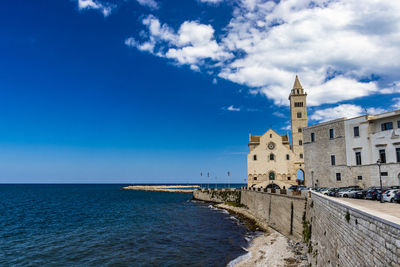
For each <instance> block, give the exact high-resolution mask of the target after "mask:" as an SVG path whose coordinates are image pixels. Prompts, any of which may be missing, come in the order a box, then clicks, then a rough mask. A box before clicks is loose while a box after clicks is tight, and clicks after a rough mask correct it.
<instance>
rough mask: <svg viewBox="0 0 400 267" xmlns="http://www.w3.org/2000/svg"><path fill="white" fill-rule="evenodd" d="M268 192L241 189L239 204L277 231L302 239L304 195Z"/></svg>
mask: <svg viewBox="0 0 400 267" xmlns="http://www.w3.org/2000/svg"><path fill="white" fill-rule="evenodd" d="M270 192H271V191H270V190H268V191H267V192H262V191H254V190H242V195H241V204H243V205H246V206H247V207H248V208H249V209H250V211H251V212H252V214H254V216H256V217H257V218H258V219H260V220H262V221H263V222H266V223H268V225H269V226H270V227H272V228H274V229H275V230H277V231H278V232H280V233H282V234H284V235H286V236H288V237H291V238H293V239H296V240H300V239H302V232H303V215H304V211H305V204H306V200H305V197H303V196H301V195H300V196H291V195H289V194H280V192H279V191H278V192H279V193H270Z"/></svg>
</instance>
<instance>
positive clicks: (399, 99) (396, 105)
mask: <svg viewBox="0 0 400 267" xmlns="http://www.w3.org/2000/svg"><path fill="white" fill-rule="evenodd" d="M393 102H394V104H393V105H392V106H391V107H392V108H395V109H400V97H396V98H393Z"/></svg>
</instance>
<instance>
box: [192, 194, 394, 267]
mask: <svg viewBox="0 0 400 267" xmlns="http://www.w3.org/2000/svg"><path fill="white" fill-rule="evenodd" d="M198 191H199V190H195V192H194V197H195V198H197V199H200V200H206V201H213V199H215V194H214V197H211V196H210V194H211V191H209V192H205V191H203V192H202V193H201V194H200V193H196V192H198ZM207 195H208V196H207ZM217 198H218V197H217ZM217 200H218V201H215V202H219V203H221V202H224V200H223V199H222V198H218V199H217ZM239 204H240V205H243V206H244V207H246V208H247V209H248V211H249V213H250V214H252V216H253V217H254V218H255V219H256V220H257V221H259V222H260V224H267V225H268V226H269V227H271V228H273V229H275V230H277V231H278V232H280V233H282V234H284V235H285V236H287V237H289V238H290V239H292V240H302V241H303V242H305V243H306V245H307V247H308V262H309V264H310V266H349V267H350V266H399V267H400V224H398V223H397V222H393V221H390V220H388V219H384V218H381V217H378V216H376V215H375V214H374V213H373V212H366V211H365V210H361V209H360V208H359V207H357V206H355V205H351V204H343V203H341V202H339V201H337V200H336V199H334V198H330V197H327V196H324V195H321V194H319V193H315V192H309V191H302V192H291V191H289V190H276V191H275V190H271V189H268V190H267V189H258V188H257V189H255V188H242V189H241V190H240V202H239Z"/></svg>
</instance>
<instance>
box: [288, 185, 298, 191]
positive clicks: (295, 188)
mask: <svg viewBox="0 0 400 267" xmlns="http://www.w3.org/2000/svg"><path fill="white" fill-rule="evenodd" d="M288 189H289V190H293V191H297V190H299V186H298V185H292V186H290V187H289V188H288Z"/></svg>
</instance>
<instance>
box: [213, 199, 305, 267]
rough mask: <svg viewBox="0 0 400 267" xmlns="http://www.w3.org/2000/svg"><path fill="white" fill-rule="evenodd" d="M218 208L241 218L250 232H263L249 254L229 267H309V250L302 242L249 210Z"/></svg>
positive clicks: (219, 206) (217, 206)
mask: <svg viewBox="0 0 400 267" xmlns="http://www.w3.org/2000/svg"><path fill="white" fill-rule="evenodd" d="M214 206H215V207H216V208H220V209H225V210H227V211H228V212H229V213H231V214H234V215H236V216H237V217H239V218H241V219H242V220H243V221H244V223H245V224H246V226H247V227H249V229H250V230H252V231H254V230H261V231H263V234H262V235H260V236H258V237H256V238H254V239H253V240H252V242H251V244H250V247H249V248H248V254H247V255H245V256H241V257H240V258H238V260H234V261H233V262H231V263H230V264H228V266H229V267H231V266H235V267H249V266H260V267H261V266H262V267H277V266H281V267H295V266H304V267H305V266H308V262H307V256H306V255H307V248H306V245H305V244H303V243H301V242H294V241H292V240H290V239H288V238H287V237H285V236H284V235H282V234H280V233H279V232H277V231H275V230H273V229H271V228H270V227H269V226H268V225H267V224H266V223H265V222H263V221H262V220H259V219H258V218H257V217H256V216H254V215H253V214H252V213H251V212H250V211H249V210H248V209H246V208H244V207H234V206H231V205H227V204H216V205H214Z"/></svg>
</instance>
